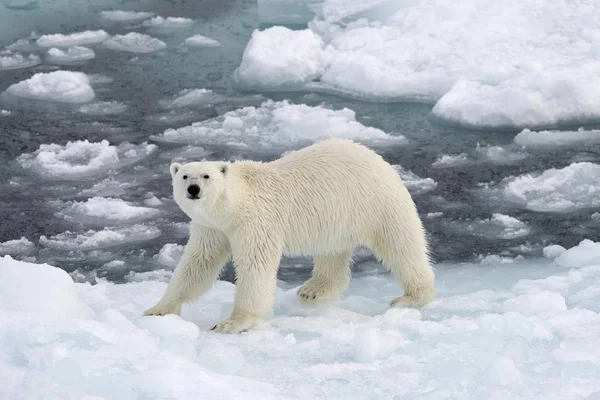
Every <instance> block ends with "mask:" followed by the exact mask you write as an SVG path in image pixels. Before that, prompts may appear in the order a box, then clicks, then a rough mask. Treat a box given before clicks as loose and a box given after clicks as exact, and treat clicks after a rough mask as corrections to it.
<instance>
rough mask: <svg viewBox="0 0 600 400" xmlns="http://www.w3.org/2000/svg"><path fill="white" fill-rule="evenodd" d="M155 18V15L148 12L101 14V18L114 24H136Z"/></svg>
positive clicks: (116, 11)
mask: <svg viewBox="0 0 600 400" xmlns="http://www.w3.org/2000/svg"><path fill="white" fill-rule="evenodd" d="M153 16H154V13H152V12H146V11H120V10H107V11H101V12H100V17H101V18H104V19H106V20H109V21H114V22H132V21H134V22H135V21H140V20H143V19H148V18H151V17H153Z"/></svg>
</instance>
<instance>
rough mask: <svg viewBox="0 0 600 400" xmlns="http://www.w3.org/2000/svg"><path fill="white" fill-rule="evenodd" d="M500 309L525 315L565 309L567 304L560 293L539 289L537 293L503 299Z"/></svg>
mask: <svg viewBox="0 0 600 400" xmlns="http://www.w3.org/2000/svg"><path fill="white" fill-rule="evenodd" d="M502 309H503V310H504V312H505V313H507V312H516V313H519V314H525V315H536V314H544V313H556V312H560V311H565V310H566V309H567V305H566V303H565V298H564V297H562V296H561V295H560V294H558V293H555V292H550V291H540V292H537V293H527V294H522V295H520V296H517V297H515V298H512V299H508V300H505V301H504V303H502Z"/></svg>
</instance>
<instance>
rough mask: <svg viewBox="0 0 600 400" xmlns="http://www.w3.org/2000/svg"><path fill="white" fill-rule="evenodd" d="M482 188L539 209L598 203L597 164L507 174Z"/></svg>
mask: <svg viewBox="0 0 600 400" xmlns="http://www.w3.org/2000/svg"><path fill="white" fill-rule="evenodd" d="M484 191H486V192H489V193H490V194H492V195H498V196H499V197H500V198H501V199H503V200H504V201H509V202H512V203H516V204H518V205H520V206H522V207H524V208H527V209H529V210H533V211H540V212H568V211H575V210H580V209H585V208H591V207H599V206H600V165H597V164H593V163H589V162H579V163H573V164H571V165H569V166H567V167H565V168H562V169H556V168H551V169H548V170H546V171H544V172H543V173H541V174H525V175H521V176H518V177H511V178H506V179H505V180H503V181H502V182H501V183H500V185H499V187H498V188H487V189H484Z"/></svg>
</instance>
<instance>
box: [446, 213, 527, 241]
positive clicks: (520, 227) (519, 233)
mask: <svg viewBox="0 0 600 400" xmlns="http://www.w3.org/2000/svg"><path fill="white" fill-rule="evenodd" d="M447 225H448V226H449V227H450V228H451V229H452V230H457V231H459V232H461V233H468V234H472V235H477V236H483V237H487V238H491V239H516V238H520V237H523V236H527V235H529V234H530V233H531V230H530V229H529V227H528V226H527V225H526V224H524V223H523V222H521V221H519V220H518V219H516V218H514V217H511V216H509V215H504V214H499V213H494V214H492V218H490V219H485V220H477V221H474V222H468V221H453V222H452V223H451V224H447Z"/></svg>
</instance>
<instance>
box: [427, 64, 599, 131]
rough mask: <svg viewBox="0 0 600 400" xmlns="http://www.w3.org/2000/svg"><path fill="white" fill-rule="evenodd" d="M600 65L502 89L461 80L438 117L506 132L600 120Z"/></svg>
mask: <svg viewBox="0 0 600 400" xmlns="http://www.w3.org/2000/svg"><path fill="white" fill-rule="evenodd" d="M599 68H600V63H597V64H596V65H595V66H589V67H588V68H582V69H578V68H575V69H574V70H569V71H568V72H562V73H561V72H557V71H552V72H550V73H546V72H542V73H539V74H536V75H528V76H525V77H518V78H514V79H508V80H505V81H503V82H501V83H499V84H497V85H489V84H485V83H480V82H474V81H468V80H461V81H459V82H457V83H456V84H455V85H454V86H453V87H452V89H451V90H450V91H449V92H448V93H446V94H445V95H444V96H443V97H442V98H441V99H440V100H439V101H438V102H437V103H436V105H435V106H434V107H433V110H432V113H433V115H435V116H436V117H438V118H441V119H445V120H448V121H452V122H454V123H458V124H461V125H467V126H477V127H487V128H506V127H524V126H526V127H534V126H548V125H556V124H559V123H561V122H569V123H572V122H573V121H590V120H597V119H600V111H599V110H600V98H598V96H594V95H592V94H591V93H590V92H589V90H590V88H593V87H597V86H600V77H599V76H598V74H597V73H596V72H594V71H598V69H599Z"/></svg>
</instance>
